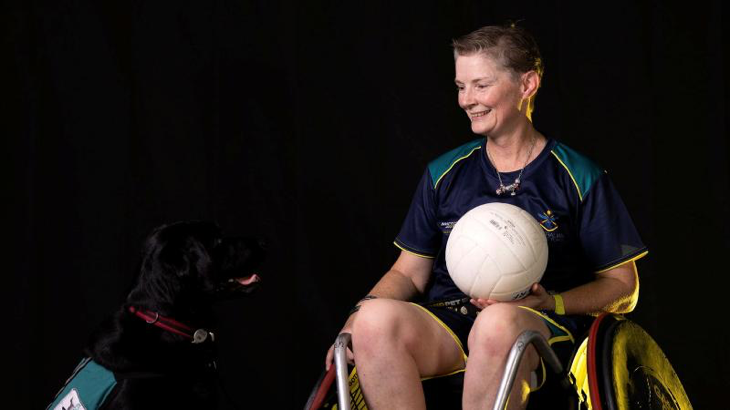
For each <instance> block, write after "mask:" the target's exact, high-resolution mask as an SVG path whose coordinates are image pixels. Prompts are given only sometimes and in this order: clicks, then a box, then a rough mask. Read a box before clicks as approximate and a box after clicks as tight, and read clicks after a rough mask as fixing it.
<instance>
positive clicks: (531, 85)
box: [520, 70, 540, 100]
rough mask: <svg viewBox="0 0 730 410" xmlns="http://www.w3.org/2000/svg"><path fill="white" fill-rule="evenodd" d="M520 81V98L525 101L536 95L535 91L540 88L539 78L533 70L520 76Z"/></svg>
mask: <svg viewBox="0 0 730 410" xmlns="http://www.w3.org/2000/svg"><path fill="white" fill-rule="evenodd" d="M520 81H521V82H520V90H521V91H522V98H523V99H525V100H528V99H530V98H532V97H533V96H534V95H535V93H537V89H538V88H540V76H539V75H537V72H535V71H534V70H530V71H528V72H526V73H524V74H522V76H521V77H520Z"/></svg>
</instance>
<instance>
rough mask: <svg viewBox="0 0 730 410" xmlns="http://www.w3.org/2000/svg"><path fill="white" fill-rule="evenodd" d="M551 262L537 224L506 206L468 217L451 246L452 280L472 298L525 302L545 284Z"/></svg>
mask: <svg viewBox="0 0 730 410" xmlns="http://www.w3.org/2000/svg"><path fill="white" fill-rule="evenodd" d="M547 260H548V245H547V239H546V237H545V232H544V230H543V229H542V227H541V226H540V224H539V223H538V222H537V220H535V218H533V217H532V216H531V215H530V214H528V213H527V212H525V211H524V210H523V209H522V208H519V207H517V206H515V205H510V204H506V203H501V202H492V203H489V204H484V205H480V206H477V207H476V208H474V209H472V210H470V211H469V212H467V213H465V214H464V216H462V217H461V218H460V219H459V221H458V222H456V224H455V225H454V229H453V230H452V231H451V234H450V235H449V239H448V242H447V243H446V268H447V269H448V271H449V275H451V279H452V280H453V281H454V283H455V284H456V286H457V287H458V288H459V289H461V291H462V292H464V293H466V294H467V295H469V296H471V297H472V298H482V299H493V300H499V301H509V300H516V299H521V298H524V297H525V296H527V295H528V294H529V293H530V287H531V286H532V284H533V283H536V282H540V279H542V275H543V273H545V267H546V266H547Z"/></svg>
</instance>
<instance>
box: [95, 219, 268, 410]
mask: <svg viewBox="0 0 730 410" xmlns="http://www.w3.org/2000/svg"><path fill="white" fill-rule="evenodd" d="M263 253H264V246H263V244H262V242H261V241H258V240H255V239H250V238H248V239H247V238H242V237H234V238H223V237H222V236H221V232H220V230H219V229H218V227H217V226H216V225H215V224H212V223H207V222H178V223H175V224H170V225H165V226H161V227H159V228H157V229H155V230H154V231H153V232H152V234H151V235H150V236H149V237H148V238H147V241H146V243H145V246H144V250H143V257H142V261H141V266H140V269H139V276H138V278H137V280H136V281H135V284H134V286H133V288H132V290H131V292H130V293H129V295H128V296H127V301H126V303H125V304H124V305H123V306H121V307H120V308H119V309H118V310H117V312H116V313H115V314H114V315H113V317H111V318H110V319H109V320H107V321H106V322H104V323H103V324H102V325H101V326H100V327H99V328H98V329H97V330H96V331H95V332H94V334H93V335H92V337H91V340H90V342H89V344H88V346H87V348H86V351H85V353H86V354H87V355H88V356H89V357H91V358H92V359H93V360H94V361H96V362H97V363H98V364H100V365H102V366H104V367H106V368H107V369H109V370H111V371H112V372H114V373H115V377H116V378H117V380H118V383H117V386H116V387H115V389H114V391H113V392H112V393H111V394H110V396H109V399H108V400H107V401H106V402H105V404H104V407H103V408H105V409H188V408H190V409H192V408H195V409H212V408H215V407H216V398H217V387H216V384H217V380H216V375H215V365H214V360H215V346H214V344H215V343H214V342H211V341H210V338H209V339H208V340H207V341H206V342H204V343H201V344H193V343H191V341H190V340H189V339H187V338H185V337H183V336H180V335H177V334H174V333H171V332H168V331H165V330H163V329H160V328H158V327H156V326H152V325H150V324H148V323H146V322H145V321H144V320H142V319H140V318H139V317H137V316H135V315H134V314H133V313H130V312H129V307H130V306H133V307H134V308H136V309H139V310H149V311H153V312H158V313H159V314H160V315H162V316H165V317H168V318H171V319H174V320H176V321H178V322H181V323H184V324H186V325H187V326H189V327H191V328H192V329H199V328H202V329H206V330H211V329H210V327H211V326H213V315H212V311H211V305H212V302H213V301H215V300H217V299H220V298H222V297H227V298H230V297H234V296H237V295H239V294H245V293H248V292H250V291H251V290H252V289H253V288H254V286H255V285H253V286H242V285H240V284H239V283H238V282H235V281H230V279H232V278H240V277H247V276H250V275H251V273H252V270H253V269H254V268H256V267H257V266H256V265H258V263H259V262H260V261H261V259H262V257H263ZM257 273H258V272H257ZM256 285H257V284H256Z"/></svg>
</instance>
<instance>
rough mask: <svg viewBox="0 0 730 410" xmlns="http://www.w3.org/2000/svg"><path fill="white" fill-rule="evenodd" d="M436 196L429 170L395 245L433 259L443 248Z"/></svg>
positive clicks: (417, 190)
mask: <svg viewBox="0 0 730 410" xmlns="http://www.w3.org/2000/svg"><path fill="white" fill-rule="evenodd" d="M436 209H437V204H436V194H435V191H434V188H433V186H432V185H431V174H430V172H429V170H428V169H426V171H425V172H424V173H423V176H422V177H421V181H420V182H419V184H418V187H417V188H416V193H415V194H414V195H413V201H412V202H411V207H410V208H409V209H408V214H407V215H406V219H405V221H404V222H403V226H402V227H401V230H400V232H399V233H398V236H396V238H395V245H396V246H397V247H399V248H401V249H403V250H405V251H407V252H411V253H413V254H416V255H418V256H422V257H426V258H433V257H435V256H436V254H437V253H438V250H439V249H440V247H441V237H442V235H441V231H440V230H439V229H438V225H437V221H436Z"/></svg>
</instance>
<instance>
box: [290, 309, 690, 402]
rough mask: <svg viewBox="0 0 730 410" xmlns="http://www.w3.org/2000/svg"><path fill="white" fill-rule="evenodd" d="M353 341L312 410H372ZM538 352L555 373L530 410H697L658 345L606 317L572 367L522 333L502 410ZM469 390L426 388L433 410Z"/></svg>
mask: <svg viewBox="0 0 730 410" xmlns="http://www.w3.org/2000/svg"><path fill="white" fill-rule="evenodd" d="M350 339H351V338H350V334H349V333H343V334H340V335H339V336H338V337H337V340H336V341H335V365H334V366H331V367H330V370H329V372H324V373H323V374H322V376H321V377H320V378H319V380H318V381H317V383H316V385H315V386H314V388H313V390H312V393H311V394H310V396H309V399H308V400H307V403H306V405H305V407H304V409H305V410H319V409H333V410H334V409H337V410H351V409H357V410H366V409H367V406H366V404H365V398H364V396H363V394H362V391H361V390H360V386H359V381H358V377H357V372H356V369H354V368H352V367H350V366H349V365H348V363H347V348H348V347H349V346H350ZM530 344H532V345H533V346H535V348H536V350H537V352H538V354H539V355H540V356H541V357H542V360H543V362H544V363H545V365H546V367H547V368H549V369H550V370H551V372H552V373H553V375H552V376H548V381H547V382H546V386H543V388H541V389H540V390H538V391H537V392H534V393H531V394H530V396H531V397H530V401H529V404H528V406H527V408H528V409H530V410H533V409H541V408H544V409H571V410H572V409H589V410H626V409H642V410H644V409H648V410H656V409H677V410H687V409H692V405H691V403H690V401H689V398H688V397H687V394H686V392H685V390H684V388H683V387H682V384H681V382H680V380H679V378H678V377H677V374H676V373H675V371H674V369H673V368H672V365H671V364H670V363H669V360H668V359H667V358H666V356H665V355H664V353H663V352H662V350H661V349H660V348H659V346H658V345H657V343H656V342H655V341H654V339H652V338H651V336H649V334H648V333H646V332H645V331H644V330H643V329H642V328H641V327H640V326H638V325H637V324H635V323H633V322H632V321H631V320H629V319H627V318H625V317H624V316H621V315H613V314H605V313H604V314H602V315H600V316H598V317H597V318H596V319H595V320H594V321H593V323H592V325H591V327H590V329H589V330H588V332H587V333H586V334H585V335H584V336H583V337H582V338H580V339H578V340H577V341H576V345H575V348H574V350H573V354H572V357H571V359H570V361H569V363H568V365H567V366H563V364H562V363H561V362H560V360H559V359H558V356H557V355H556V354H555V352H554V351H553V349H552V348H551V347H550V345H549V344H548V343H547V341H546V340H545V338H544V337H543V336H542V335H541V334H539V333H537V332H533V331H526V332H524V333H522V334H521V335H520V336H519V337H518V338H517V340H516V341H515V343H514V345H513V346H512V349H511V350H510V353H509V356H508V358H507V362H506V364H505V370H504V375H503V377H502V380H501V383H500V386H499V390H498V393H497V399H496V401H495V404H494V409H495V410H503V409H504V408H505V406H506V403H507V399H508V396H509V392H510V391H511V390H512V386H513V384H514V380H515V376H516V374H517V369H518V366H519V363H520V360H521V359H522V356H523V354H524V352H525V350H526V349H527V347H528V346H529V345H530ZM333 384H334V385H335V387H333ZM462 384H463V373H458V374H456V375H452V376H447V377H443V378H437V379H429V380H425V381H424V382H423V387H424V393H425V396H426V405H427V407H428V408H429V409H458V408H461V389H462Z"/></svg>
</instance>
